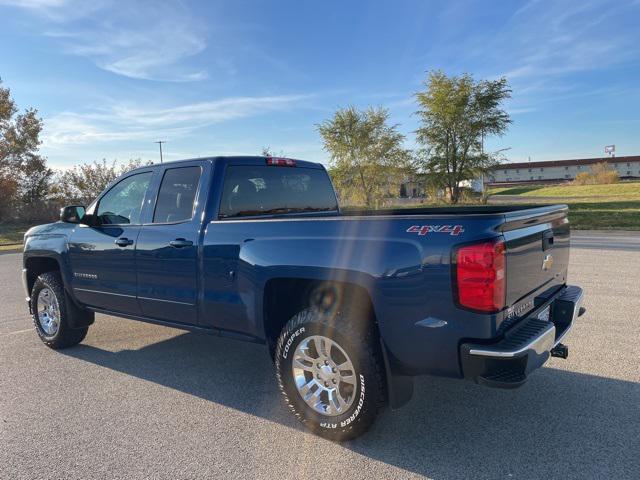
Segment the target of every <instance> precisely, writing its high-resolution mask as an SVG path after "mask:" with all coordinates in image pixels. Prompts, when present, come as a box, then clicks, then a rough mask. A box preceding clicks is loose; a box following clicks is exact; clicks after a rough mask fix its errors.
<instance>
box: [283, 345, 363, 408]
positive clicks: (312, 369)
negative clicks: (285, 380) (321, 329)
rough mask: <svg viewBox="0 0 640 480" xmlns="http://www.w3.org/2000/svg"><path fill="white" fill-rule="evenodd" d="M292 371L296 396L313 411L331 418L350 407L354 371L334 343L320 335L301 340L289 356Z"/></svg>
mask: <svg viewBox="0 0 640 480" xmlns="http://www.w3.org/2000/svg"><path fill="white" fill-rule="evenodd" d="M292 371H293V378H294V381H295V384H296V388H297V390H298V393H299V394H300V397H301V398H302V399H303V400H304V401H305V403H306V404H307V405H308V406H309V407H311V408H312V409H313V410H314V411H315V412H317V413H320V414H322V415H326V416H330V417H334V416H337V415H341V414H343V413H345V412H346V411H347V410H349V408H350V407H351V405H352V404H353V401H354V399H355V396H356V372H355V369H354V367H353V363H352V362H351V359H350V358H349V356H348V355H347V353H346V352H345V351H344V349H343V348H342V347H341V346H340V345H338V343H337V342H335V341H334V340H332V339H330V338H327V337H325V336H322V335H313V336H310V337H308V338H305V339H304V340H303V341H302V342H300V344H299V345H298V346H297V348H296V350H295V352H294V354H293V361H292Z"/></svg>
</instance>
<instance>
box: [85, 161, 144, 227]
mask: <svg viewBox="0 0 640 480" xmlns="http://www.w3.org/2000/svg"><path fill="white" fill-rule="evenodd" d="M152 174H153V173H152V172H144V173H138V174H136V175H131V176H130V177H127V178H125V179H124V180H121V181H120V182H118V183H116V184H115V186H114V187H113V188H111V190H109V191H108V192H107V193H106V194H105V195H104V196H103V197H102V198H101V199H100V203H99V204H98V210H97V212H96V216H97V217H98V221H99V222H100V224H102V225H123V224H129V223H131V224H136V223H139V222H140V211H141V210H142V202H143V201H144V196H145V195H146V193H147V188H149V182H150V181H151V176H152Z"/></svg>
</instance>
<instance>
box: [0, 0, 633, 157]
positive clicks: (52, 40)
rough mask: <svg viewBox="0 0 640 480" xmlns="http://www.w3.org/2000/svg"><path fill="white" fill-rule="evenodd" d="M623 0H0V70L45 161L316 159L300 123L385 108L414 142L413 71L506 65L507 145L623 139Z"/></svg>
mask: <svg viewBox="0 0 640 480" xmlns="http://www.w3.org/2000/svg"><path fill="white" fill-rule="evenodd" d="M639 26H640V1H639V0H635V1H622V0H618V1H591V0H580V1H575V0H573V1H555V2H551V1H540V0H530V1H525V2H515V1H459V2H458V1H456V2H452V1H440V2H435V1H433V2H432V1H403V0H396V1H389V2H377V1H376V2H371V1H370V2H356V1H348V2H345V1H335V2H334V1H328V0H325V1H323V2H311V1H301V0H298V1H291V2H284V1H281V2H276V1H252V2H247V1H242V0H236V1H230V2H224V3H223V2H206V1H202V2H195V1H182V2H178V1H176V2H173V1H166V2H159V1H156V2H154V1H149V2H134V1H130V2H124V1H122V2H115V1H110V0H93V1H91V2H87V1H78V0H0V77H2V80H3V81H4V84H5V85H6V86H9V87H10V88H11V90H12V92H13V95H14V97H15V99H16V100H17V101H18V103H19V105H20V106H21V107H23V108H24V107H27V106H33V107H36V108H38V110H39V111H40V114H41V115H42V117H43V118H44V119H45V132H44V136H43V140H44V143H43V146H42V152H43V153H44V154H45V155H46V156H47V157H48V158H49V162H50V164H51V165H52V166H54V167H65V166H70V165H73V164H77V163H82V162H90V161H93V160H97V159H102V158H107V159H120V160H123V159H124V160H126V159H128V158H137V157H141V158H144V159H154V160H156V159H157V157H158V154H157V145H155V144H154V143H153V142H154V141H155V140H159V139H162V140H166V141H167V143H166V145H165V153H166V156H165V158H169V159H178V158H188V157H194V156H204V155H215V154H258V153H259V152H260V151H261V149H262V147H264V146H269V147H271V148H272V149H273V150H275V151H276V152H281V151H282V152H284V153H285V154H286V155H288V156H291V157H296V158H304V159H309V160H315V161H322V162H325V163H326V160H327V158H328V157H327V154H326V153H325V152H324V151H323V150H322V143H321V141H320V138H319V135H318V133H317V131H316V129H315V125H316V124H318V123H320V122H321V121H323V120H324V119H326V118H328V117H330V116H331V114H332V113H333V111H335V109H336V108H338V107H342V106H347V105H350V104H352V105H356V106H358V107H366V106H368V105H374V106H383V107H387V108H389V110H390V113H391V120H392V121H393V122H394V123H398V124H400V130H401V131H402V132H403V133H405V134H406V135H407V146H408V147H409V148H413V147H414V143H413V141H414V135H413V133H412V132H413V131H415V129H416V128H417V119H416V117H415V115H413V112H414V111H415V110H416V107H415V104H414V101H413V98H412V94H413V93H414V92H416V91H417V90H418V89H420V88H421V83H422V82H423V81H424V79H425V78H426V72H427V71H428V70H431V69H442V70H444V71H445V72H447V73H449V74H459V73H462V72H468V73H471V74H473V75H474V76H476V77H477V78H494V77H497V76H500V75H505V76H507V78H508V79H509V81H510V83H511V86H512V88H513V99H512V100H511V101H510V102H509V103H508V105H507V110H508V111H509V112H510V113H511V115H512V119H513V125H512V126H511V127H510V130H509V132H508V134H507V135H505V136H504V137H502V138H498V139H492V140H490V141H489V142H488V145H489V147H490V148H493V149H499V148H507V147H510V148H511V150H509V152H508V158H509V160H513V161H523V160H526V159H527V158H528V157H529V156H531V158H532V160H550V159H560V158H581V157H593V156H599V155H602V151H603V147H604V145H607V144H612V143H613V144H616V146H617V154H618V156H621V155H638V154H640V33H639V30H640V29H639Z"/></svg>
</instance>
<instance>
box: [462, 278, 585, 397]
mask: <svg viewBox="0 0 640 480" xmlns="http://www.w3.org/2000/svg"><path fill="white" fill-rule="evenodd" d="M583 298H584V295H583V291H582V289H581V288H580V287H576V286H567V287H565V288H563V289H562V290H561V291H560V292H559V293H558V294H557V295H556V296H554V297H553V298H552V299H551V300H549V301H547V302H545V303H544V304H542V305H540V306H539V307H538V308H536V309H535V310H534V311H533V312H532V313H531V314H530V315H529V316H528V317H527V318H525V319H523V320H521V321H520V322H518V323H517V324H516V325H515V326H514V327H512V328H511V329H509V330H508V331H507V332H506V333H505V334H504V336H503V337H502V338H501V339H500V340H498V341H495V342H493V343H484V342H483V343H479V342H478V343H476V342H469V343H464V344H462V345H461V346H460V359H461V364H462V371H463V375H464V377H465V378H467V379H469V380H473V381H474V382H476V383H480V384H483V385H487V386H490V387H497V388H517V387H519V386H521V385H522V384H523V383H524V382H525V381H526V380H527V377H528V376H529V374H530V373H531V372H533V371H534V370H536V369H538V368H540V367H541V366H542V365H543V364H544V363H545V362H546V361H547V359H548V358H549V357H550V356H551V350H552V349H553V348H554V347H556V346H557V345H559V344H560V342H561V341H562V340H563V339H564V338H565V337H566V335H567V334H568V333H569V331H570V330H571V328H572V326H573V323H574V322H575V320H576V319H577V318H578V317H579V316H580V315H582V313H584V308H583V307H582V301H583ZM547 309H548V310H547Z"/></svg>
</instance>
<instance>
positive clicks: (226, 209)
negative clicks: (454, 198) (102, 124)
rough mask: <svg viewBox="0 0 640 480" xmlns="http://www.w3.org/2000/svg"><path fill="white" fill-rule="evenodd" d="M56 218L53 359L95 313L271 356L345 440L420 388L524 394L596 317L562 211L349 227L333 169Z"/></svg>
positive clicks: (174, 180)
mask: <svg viewBox="0 0 640 480" xmlns="http://www.w3.org/2000/svg"><path fill="white" fill-rule="evenodd" d="M60 217H61V218H60V221H59V222H56V223H52V224H48V225H40V226H37V227H34V228H32V229H31V230H29V231H28V232H27V233H26V234H25V245H24V263H23V281H24V287H25V290H26V293H27V301H28V304H29V309H30V312H31V314H32V317H33V323H34V326H35V329H36V332H37V333H38V335H39V337H40V338H41V339H42V341H43V342H44V343H45V344H46V345H47V346H49V347H51V348H54V349H58V348H65V347H70V346H73V345H76V344H77V343H79V342H81V341H82V340H83V339H84V338H85V336H86V334H87V330H88V328H89V326H90V325H91V324H92V323H93V322H94V315H95V312H98V313H105V314H109V315H115V316H119V317H124V318H128V319H132V320H141V321H144V322H152V323H157V324H162V325H168V326H171V327H176V328H181V329H187V330H193V331H199V332H206V333H210V334H214V335H220V336H224V337H231V338H235V339H241V340H247V341H251V342H258V343H261V344H265V345H266V346H267V347H268V349H269V351H270V353H271V356H272V358H273V361H274V363H275V370H276V377H277V382H278V385H279V388H280V389H281V391H282V394H283V397H284V399H285V402H286V404H287V405H288V407H289V408H290V409H291V411H292V412H293V413H294V414H295V415H296V417H297V418H298V419H300V420H301V421H302V422H303V423H304V424H305V425H307V426H308V427H309V428H310V429H311V430H312V431H314V432H316V433H317V434H319V435H322V436H324V437H326V438H330V439H333V440H337V441H342V440H348V439H351V438H354V437H356V436H358V435H360V434H361V433H363V432H364V431H365V430H366V429H367V428H368V427H369V426H370V425H371V424H372V423H373V421H374V419H375V417H376V415H377V413H378V411H379V409H380V408H381V407H382V406H384V405H385V404H390V405H391V407H392V408H397V407H399V406H401V405H402V404H404V403H406V402H407V401H408V400H409V399H410V398H411V395H412V393H413V377H414V376H415V375H420V374H432V375H440V376H445V377H453V378H466V379H468V380H471V381H474V382H477V383H479V384H483V385H487V386H490V387H498V388H515V387H519V386H520V385H522V384H523V383H524V382H525V380H526V379H527V377H528V376H529V374H530V373H531V372H532V371H534V370H535V369H537V368H539V367H540V366H541V365H542V364H544V362H545V361H546V360H547V359H548V358H549V357H550V356H557V357H563V358H566V356H567V353H568V349H567V347H566V346H565V345H564V344H562V343H561V341H562V340H563V338H564V337H565V335H566V334H567V333H568V331H569V330H570V329H571V326H572V324H573V322H574V321H575V320H576V318H577V317H578V316H580V315H581V314H582V313H583V312H584V308H582V306H581V302H582V289H580V288H579V287H576V286H569V285H567V283H566V282H567V265H568V261H569V223H568V220H567V207H566V206H565V205H550V206H480V207H466V208H465V207H462V208H415V209H400V210H376V211H341V210H340V208H339V206H338V201H337V198H336V194H335V192H334V189H333V186H332V184H331V181H330V179H329V176H328V174H327V172H326V170H325V169H324V167H323V166H322V165H321V164H317V163H312V162H305V161H300V160H292V159H286V158H272V157H213V158H202V159H195V160H185V161H179V162H172V163H165V164H160V165H151V166H146V167H142V168H138V169H136V170H133V171H131V172H128V173H127V174H125V175H123V176H122V177H120V178H118V179H117V180H116V181H114V182H113V183H112V184H111V185H110V186H109V187H108V188H107V189H106V190H105V191H104V192H103V193H102V194H101V195H100V196H99V197H98V198H97V199H96V200H95V201H94V202H93V203H92V204H91V205H90V206H89V207H87V208H86V209H85V207H82V206H69V207H65V208H63V209H62V211H61V215H60ZM238 381H242V379H238Z"/></svg>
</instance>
